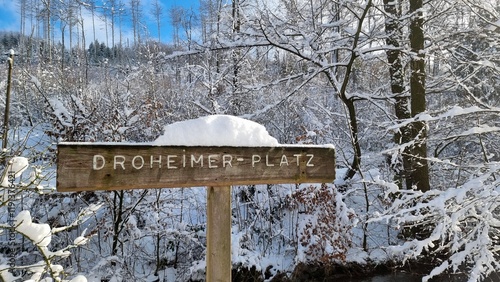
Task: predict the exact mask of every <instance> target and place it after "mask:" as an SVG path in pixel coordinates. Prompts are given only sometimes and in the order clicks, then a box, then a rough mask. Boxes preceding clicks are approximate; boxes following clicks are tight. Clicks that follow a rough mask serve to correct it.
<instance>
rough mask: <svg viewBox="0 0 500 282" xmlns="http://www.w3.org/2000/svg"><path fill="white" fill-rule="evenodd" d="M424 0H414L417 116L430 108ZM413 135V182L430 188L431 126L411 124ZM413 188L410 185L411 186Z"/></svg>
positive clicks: (412, 92)
mask: <svg viewBox="0 0 500 282" xmlns="http://www.w3.org/2000/svg"><path fill="white" fill-rule="evenodd" d="M422 8H423V0H410V11H409V12H410V15H411V16H412V18H411V22H410V47H411V52H410V53H411V61H410V69H411V75H410V96H411V116H412V117H413V118H414V117H416V116H417V115H419V114H420V113H423V112H425V110H426V100H425V53H424V48H425V46H424V30H423V28H424V18H423V12H422ZM411 137H413V140H414V142H415V145H414V146H412V148H411V159H410V160H411V165H412V170H411V175H410V179H411V181H412V184H413V185H416V188H417V189H418V190H420V191H423V192H425V191H428V190H429V189H430V184H429V164H428V161H427V140H426V139H427V125H426V123H425V122H424V121H414V122H413V123H412V124H411ZM408 188H409V187H408Z"/></svg>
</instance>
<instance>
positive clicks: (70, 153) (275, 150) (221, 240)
mask: <svg viewBox="0 0 500 282" xmlns="http://www.w3.org/2000/svg"><path fill="white" fill-rule="evenodd" d="M57 150H58V152H57V158H58V161H57V190H58V191H60V192H70V191H92V190H120V189H141V188H143V189H147V188H170V187H196V186H207V250H206V262H207V272H206V273H207V274H206V281H207V282H219V281H224V282H229V281H232V279H231V186H232V185H244V184H273V183H276V184H279V183H283V184H284V183H325V182H332V181H333V180H334V179H335V150H334V148H333V147H332V146H280V147H224V146H221V147H217V146H211V147H203V146H199V147H196V146H195V147H189V146H153V145H139V144H122V143H114V144H113V143H111V144H94V143H61V144H59V145H58V147H57Z"/></svg>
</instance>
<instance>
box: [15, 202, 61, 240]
mask: <svg viewBox="0 0 500 282" xmlns="http://www.w3.org/2000/svg"><path fill="white" fill-rule="evenodd" d="M14 225H15V226H16V231H18V232H19V233H21V234H23V235H24V236H25V237H27V238H29V239H30V240H31V241H32V242H33V243H34V244H36V245H38V246H40V247H47V246H48V245H49V244H50V241H51V239H52V237H51V231H50V226H49V225H48V224H38V223H33V222H32V220H31V214H30V212H29V211H26V210H25V211H22V212H20V213H19V214H18V215H17V216H16V218H15V219H14Z"/></svg>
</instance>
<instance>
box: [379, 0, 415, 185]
mask: <svg viewBox="0 0 500 282" xmlns="http://www.w3.org/2000/svg"><path fill="white" fill-rule="evenodd" d="M384 10H385V12H386V13H387V16H386V17H387V18H386V20H385V32H386V34H387V38H386V44H387V45H389V46H391V47H393V48H389V49H388V50H387V51H386V54H387V62H388V63H389V75H390V77H391V92H392V94H393V96H394V99H395V101H396V104H395V105H394V108H395V113H396V118H397V119H398V120H400V121H401V120H405V119H409V118H410V117H411V113H410V98H409V97H408V96H407V95H406V94H405V93H404V90H405V88H404V75H405V71H404V67H403V63H402V52H401V50H400V47H401V46H402V44H401V42H402V40H403V32H402V27H401V25H400V21H399V19H400V17H401V0H398V1H395V0H384ZM394 141H395V143H396V144H399V145H401V144H406V143H408V142H410V141H411V128H410V126H407V125H406V126H402V127H401V128H400V129H399V130H398V131H397V132H396V133H395V134H394ZM401 155H402V156H401V157H402V159H401V161H402V163H401V164H397V166H396V167H394V169H395V170H396V172H397V174H398V176H397V178H398V180H396V181H397V182H398V184H399V186H401V187H402V185H403V181H405V184H406V188H407V189H410V188H411V187H412V181H411V178H410V172H411V162H410V155H411V152H410V150H409V148H408V147H405V148H404V149H403V152H401Z"/></svg>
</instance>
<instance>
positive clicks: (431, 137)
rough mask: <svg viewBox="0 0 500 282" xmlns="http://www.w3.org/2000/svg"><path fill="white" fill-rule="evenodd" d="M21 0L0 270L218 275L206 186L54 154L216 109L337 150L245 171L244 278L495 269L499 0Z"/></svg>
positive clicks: (12, 42) (2, 85)
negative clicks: (268, 170) (323, 174)
mask: <svg viewBox="0 0 500 282" xmlns="http://www.w3.org/2000/svg"><path fill="white" fill-rule="evenodd" d="M16 2H18V8H19V16H20V19H21V25H20V28H19V30H16V31H2V32H0V51H1V54H2V57H1V59H0V61H1V62H2V67H1V70H2V71H1V73H0V93H1V99H0V110H2V113H4V114H2V116H3V119H2V124H3V127H2V131H1V132H2V137H3V138H2V146H3V147H2V148H3V150H2V151H1V154H0V156H1V158H0V159H1V160H2V162H1V164H0V167H1V170H0V171H1V172H2V173H1V175H2V179H1V186H0V195H1V202H0V206H1V208H0V233H1V234H0V278H1V279H0V280H2V281H9V282H10V281H44V282H49V281H72V282H82V281H109V282H111V281H151V282H153V281H204V279H205V266H206V261H205V251H206V206H205V205H206V192H205V188H203V187H198V188H191V189H180V188H173V189H163V188H162V189H145V190H140V189H134V190H121V191H92V192H78V193H61V192H58V191H57V190H56V177H57V176H56V171H55V165H56V163H57V143H58V142H127V143H142V142H152V141H154V140H156V139H157V138H158V137H160V136H162V134H163V130H164V127H165V126H166V125H169V124H172V123H174V122H179V121H185V120H190V119H195V118H199V117H204V116H209V115H231V116H236V117H240V118H244V119H247V120H251V121H254V122H257V123H259V124H261V125H263V126H265V128H266V129H267V131H268V132H269V135H271V136H273V137H274V138H276V139H277V140H278V142H279V143H280V144H333V145H334V146H335V151H336V153H335V154H336V180H335V181H334V182H333V183H323V184H300V185H298V184H297V185H289V184H280V185H277V184H269V185H246V186H245V185H241V186H234V187H232V226H231V230H232V264H233V274H232V280H233V281H327V280H321V279H326V278H328V277H339V276H338V275H344V276H363V275H370V273H372V272H378V271H385V272H394V271H411V272H412V273H415V274H418V275H420V277H422V281H434V280H433V279H435V278H436V277H460V278H464V279H465V280H463V281H471V282H472V281H496V280H495V279H498V278H499V275H498V273H499V271H500V265H499V263H498V261H499V259H500V257H499V256H500V247H499V240H500V237H499V236H500V218H499V215H500V208H499V204H500V195H499V192H500V186H499V181H500V180H499V173H500V145H499V142H498V140H499V139H498V138H499V137H500V119H499V118H498V117H499V114H500V105H499V102H500V93H499V91H500V59H499V58H500V56H499V55H500V54H499V53H500V44H499V43H500V1H498V0H432V1H424V0H409V1H403V0H272V1H265V0H225V1H222V0H200V5H199V10H196V11H195V10H188V9H184V8H182V7H177V6H173V7H171V8H170V9H165V7H163V6H162V4H161V3H160V1H158V0H153V1H145V0H126V1H121V0H112V1H102V2H100V1H90V0H63V1H50V0H43V1H37V0H17V1H16ZM89 21H90V22H91V23H92V24H90V26H92V27H93V32H90V33H89V32H87V31H86V30H87V29H85V28H84V26H89ZM97 22H104V23H105V24H104V26H103V27H104V31H105V34H106V40H105V41H102V42H101V41H99V40H98V39H97V37H96V32H97V31H96V30H101V31H102V30H103V27H102V26H101V27H99V26H97V24H96V23H97ZM146 23H149V24H146ZM151 23H153V24H151ZM166 24H168V25H171V26H172V27H173V38H172V41H171V42H170V41H168V42H170V43H165V42H167V40H166V39H165V38H162V36H161V34H162V28H163V27H164V25H166ZM148 26H153V27H154V28H153V29H154V30H148V29H150V28H148ZM125 30H129V31H130V32H129V33H128V34H131V36H130V37H127V36H126V34H125ZM153 34H156V35H153ZM4 93H5V94H4ZM318 277H319V278H318ZM446 281H449V280H446ZM461 281H462V280H461Z"/></svg>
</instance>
